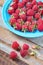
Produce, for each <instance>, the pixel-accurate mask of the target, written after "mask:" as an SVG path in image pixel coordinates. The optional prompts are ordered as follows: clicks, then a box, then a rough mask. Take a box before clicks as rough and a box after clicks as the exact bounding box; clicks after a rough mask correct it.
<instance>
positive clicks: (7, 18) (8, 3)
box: [2, 0, 43, 38]
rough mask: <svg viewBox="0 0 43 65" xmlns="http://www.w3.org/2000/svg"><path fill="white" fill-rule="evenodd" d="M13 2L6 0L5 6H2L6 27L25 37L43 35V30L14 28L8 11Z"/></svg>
mask: <svg viewBox="0 0 43 65" xmlns="http://www.w3.org/2000/svg"><path fill="white" fill-rule="evenodd" d="M37 1H40V0H37ZM42 1H43V0H42ZM11 2H12V0H6V1H5V4H4V5H3V8H2V18H3V21H4V23H5V25H6V27H7V28H8V29H9V30H10V31H11V32H13V33H14V34H17V35H19V36H22V37H25V38H35V37H40V36H43V32H39V31H38V30H36V31H34V32H25V33H24V32H22V31H18V30H15V29H14V28H12V27H11V26H10V24H9V18H10V15H9V14H8V13H7V9H8V7H9V5H10V3H11Z"/></svg>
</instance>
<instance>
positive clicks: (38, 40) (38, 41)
mask: <svg viewBox="0 0 43 65" xmlns="http://www.w3.org/2000/svg"><path fill="white" fill-rule="evenodd" d="M1 10H2V7H1V6H0V11H1ZM1 27H3V28H6V26H5V24H4V22H3V20H2V16H1V13H0V31H1V32H0V33H1V34H0V39H2V40H5V41H7V43H9V40H8V39H9V38H10V43H11V42H12V41H14V39H15V40H18V41H19V42H20V43H23V42H24V41H25V42H27V41H28V43H29V44H30V45H34V44H35V45H36V44H37V45H40V46H41V47H43V37H40V38H33V39H27V40H24V38H22V37H19V36H16V35H14V34H12V33H10V32H9V31H8V33H7V32H6V30H5V29H3V28H1ZM5 33H7V34H6V35H7V37H6V35H4V34H5ZM9 34H11V36H9ZM1 35H2V36H1ZM13 35H14V36H13ZM8 36H9V37H8ZM12 36H13V38H11V37H12ZM3 38H4V39H3ZM41 53H42V55H43V50H41ZM36 62H37V63H36ZM36 62H35V61H34V63H36V64H35V65H43V63H42V61H39V60H36ZM40 62H41V63H40ZM1 65H2V64H1ZM23 65H24V64H23ZM30 65H31V64H30ZM32 65H33V64H32Z"/></svg>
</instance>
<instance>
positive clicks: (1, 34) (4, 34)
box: [0, 27, 43, 65]
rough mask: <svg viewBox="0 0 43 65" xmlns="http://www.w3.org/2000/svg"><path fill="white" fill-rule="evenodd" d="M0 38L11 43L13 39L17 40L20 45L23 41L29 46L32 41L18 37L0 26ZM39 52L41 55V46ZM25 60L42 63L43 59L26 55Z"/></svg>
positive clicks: (42, 52) (36, 63) (42, 64)
mask: <svg viewBox="0 0 43 65" xmlns="http://www.w3.org/2000/svg"><path fill="white" fill-rule="evenodd" d="M0 39H1V40H3V41H5V42H6V43H9V44H12V42H13V41H18V43H19V44H20V45H21V46H22V45H23V43H28V44H29V45H30V46H32V45H33V43H32V42H30V41H27V40H26V39H24V38H22V37H19V36H17V35H15V34H13V33H11V32H10V31H8V30H6V29H3V28H1V27H0ZM39 52H40V53H41V54H42V55H43V48H41V50H39ZM27 61H28V62H30V65H34V64H35V65H43V61H41V60H39V59H37V58H35V57H30V58H29V57H28V58H27Z"/></svg>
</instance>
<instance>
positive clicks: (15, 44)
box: [12, 41, 19, 50]
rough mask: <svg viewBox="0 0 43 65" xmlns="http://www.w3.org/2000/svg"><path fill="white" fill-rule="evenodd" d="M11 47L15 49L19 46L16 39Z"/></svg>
mask: <svg viewBox="0 0 43 65" xmlns="http://www.w3.org/2000/svg"><path fill="white" fill-rule="evenodd" d="M12 48H13V49H16V50H17V49H18V48H19V44H18V42H17V41H14V42H13V43H12Z"/></svg>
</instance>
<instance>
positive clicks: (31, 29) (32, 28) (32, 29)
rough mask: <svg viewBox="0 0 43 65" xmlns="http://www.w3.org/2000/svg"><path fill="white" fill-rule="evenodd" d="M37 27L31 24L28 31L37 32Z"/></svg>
mask: <svg viewBox="0 0 43 65" xmlns="http://www.w3.org/2000/svg"><path fill="white" fill-rule="evenodd" d="M35 27H36V24H31V25H29V27H28V31H29V32H33V31H34V30H35Z"/></svg>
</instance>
